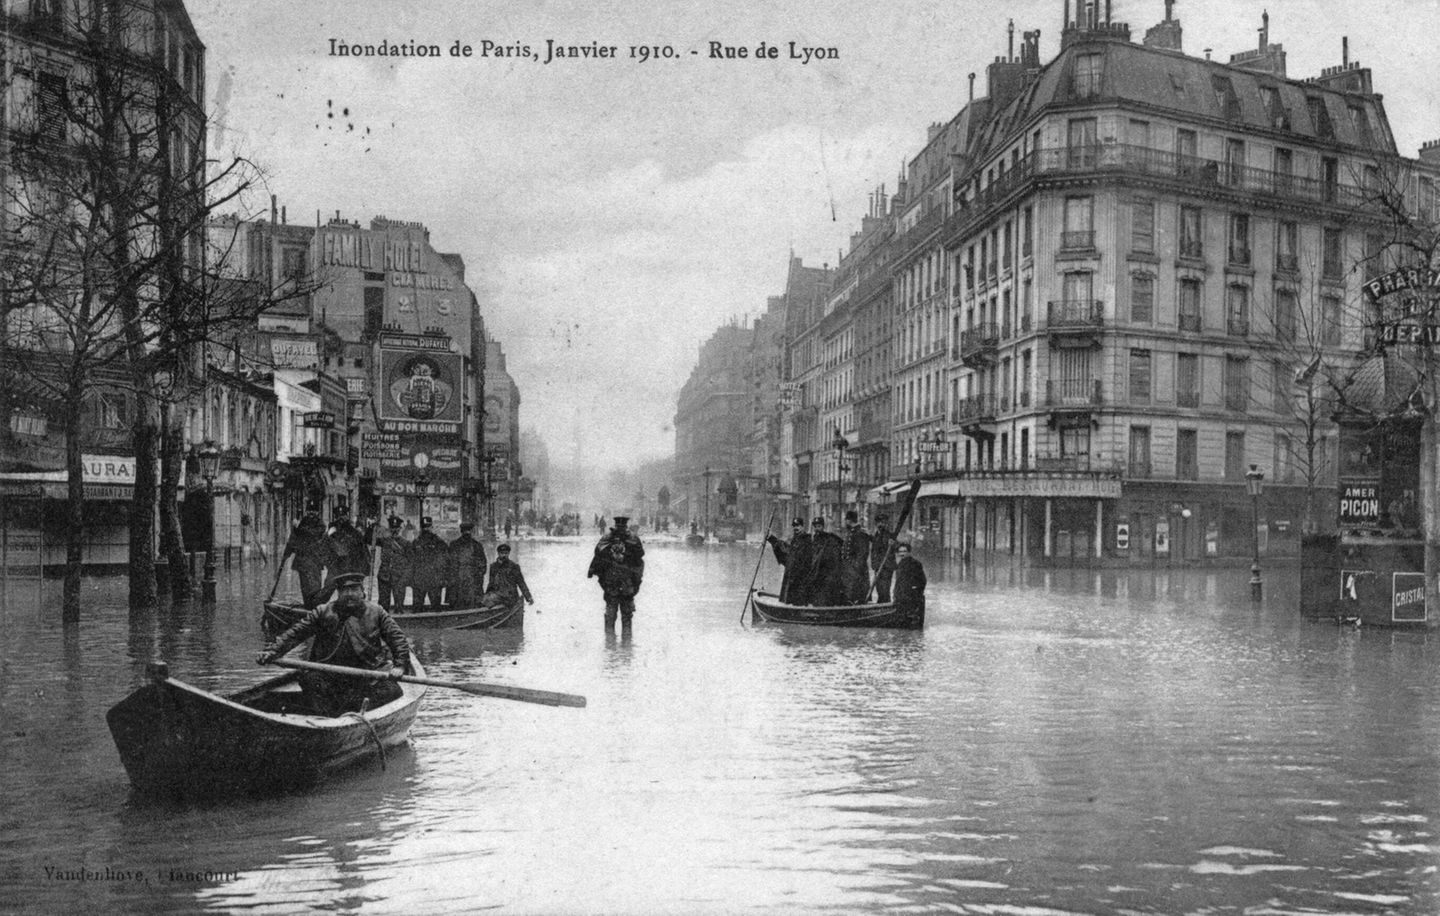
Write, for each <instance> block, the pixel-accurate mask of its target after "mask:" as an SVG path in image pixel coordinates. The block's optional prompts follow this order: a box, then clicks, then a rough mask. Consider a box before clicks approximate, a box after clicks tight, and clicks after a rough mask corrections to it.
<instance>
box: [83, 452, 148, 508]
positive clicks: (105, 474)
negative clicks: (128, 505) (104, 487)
mask: <svg viewBox="0 0 1440 916" xmlns="http://www.w3.org/2000/svg"><path fill="white" fill-rule="evenodd" d="M80 460H81V462H82V465H83V470H84V478H83V479H84V481H85V482H86V483H118V484H125V485H127V486H134V485H135V459H134V458H132V457H128V456H125V455H82V456H81V458H80ZM124 498H125V499H129V497H128V496H126V497H124Z"/></svg>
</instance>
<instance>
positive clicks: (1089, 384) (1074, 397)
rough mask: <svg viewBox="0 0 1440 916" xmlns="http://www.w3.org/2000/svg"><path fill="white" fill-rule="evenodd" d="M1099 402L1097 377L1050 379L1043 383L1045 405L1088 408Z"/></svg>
mask: <svg viewBox="0 0 1440 916" xmlns="http://www.w3.org/2000/svg"><path fill="white" fill-rule="evenodd" d="M1099 403H1100V381H1099V379H1088V378H1082V379H1051V380H1049V381H1047V382H1046V383H1045V406H1046V407H1050V408H1065V407H1074V408H1089V407H1093V406H1095V405H1096V404H1099Z"/></svg>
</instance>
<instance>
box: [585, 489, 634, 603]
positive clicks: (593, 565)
mask: <svg viewBox="0 0 1440 916" xmlns="http://www.w3.org/2000/svg"><path fill="white" fill-rule="evenodd" d="M629 526H630V518H629V516H625V515H617V516H615V527H613V528H611V529H610V530H609V531H608V532H606V533H605V534H604V535H602V536H601V538H600V541H599V543H597V544H596V545H595V555H594V556H593V557H591V559H590V568H589V569H588V570H587V571H586V573H585V577H586V578H587V579H590V578H598V579H599V580H600V590H601V591H602V592H603V593H604V595H605V629H606V630H614V629H615V618H616V617H617V616H618V617H619V618H620V626H621V628H622V629H629V627H630V618H631V617H633V616H634V615H635V596H636V595H637V594H639V592H640V583H641V581H642V580H643V579H644V577H645V547H644V545H643V544H641V543H640V536H639V535H637V534H636V533H635V532H633V531H631V530H630V527H629Z"/></svg>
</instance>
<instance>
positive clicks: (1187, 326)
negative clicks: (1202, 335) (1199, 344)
mask: <svg viewBox="0 0 1440 916" xmlns="http://www.w3.org/2000/svg"><path fill="white" fill-rule="evenodd" d="M1180 330H1182V331H1198V330H1200V316H1199V315H1184V314H1182V315H1181V316H1180Z"/></svg>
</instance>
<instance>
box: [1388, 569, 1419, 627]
mask: <svg viewBox="0 0 1440 916" xmlns="http://www.w3.org/2000/svg"><path fill="white" fill-rule="evenodd" d="M1390 591H1391V595H1392V598H1391V605H1390V619H1391V620H1392V621H1394V622H1396V623H1417V622H1421V621H1423V620H1425V574H1424V573H1420V572H1397V573H1392V574H1391V586H1390Z"/></svg>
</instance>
